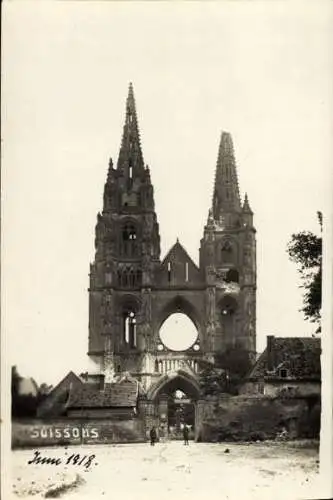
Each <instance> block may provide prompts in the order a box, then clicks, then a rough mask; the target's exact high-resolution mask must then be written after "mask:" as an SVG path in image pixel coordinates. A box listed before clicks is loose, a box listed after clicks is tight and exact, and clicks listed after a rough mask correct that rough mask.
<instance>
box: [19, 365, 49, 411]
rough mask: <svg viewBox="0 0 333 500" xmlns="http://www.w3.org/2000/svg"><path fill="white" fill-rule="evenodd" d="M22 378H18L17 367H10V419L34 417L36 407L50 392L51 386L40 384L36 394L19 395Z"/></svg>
mask: <svg viewBox="0 0 333 500" xmlns="http://www.w3.org/2000/svg"><path fill="white" fill-rule="evenodd" d="M22 380H23V377H21V376H20V374H19V372H18V370H17V367H16V366H12V381H11V393H12V417H13V418H22V417H23V418H24V417H35V416H36V411H37V407H38V405H39V404H40V403H41V401H43V399H45V397H46V395H47V393H48V392H49V391H50V389H51V386H48V385H47V384H42V385H41V386H40V387H39V388H38V392H37V394H20V385H21V382H22Z"/></svg>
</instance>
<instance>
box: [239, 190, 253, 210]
mask: <svg viewBox="0 0 333 500" xmlns="http://www.w3.org/2000/svg"><path fill="white" fill-rule="evenodd" d="M242 210H243V212H245V213H248V214H253V212H252V210H251V207H250V203H249V199H248V196H247V193H245V197H244V203H243V209H242Z"/></svg>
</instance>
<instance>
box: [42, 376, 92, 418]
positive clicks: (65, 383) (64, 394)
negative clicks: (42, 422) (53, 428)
mask: <svg viewBox="0 0 333 500" xmlns="http://www.w3.org/2000/svg"><path fill="white" fill-rule="evenodd" d="M83 385H84V382H83V381H82V380H81V378H80V377H78V376H77V375H75V373H74V372H72V371H70V372H69V373H68V374H67V375H66V376H65V377H64V378H63V379H62V380H61V381H60V382H59V384H58V385H56V386H55V387H54V388H53V389H52V391H51V392H50V393H49V394H48V395H47V397H46V398H45V399H44V400H43V401H42V403H41V404H40V405H39V407H38V410H37V416H38V417H47V416H51V415H52V416H56V415H61V414H62V413H63V411H64V410H65V407H66V403H67V400H68V398H69V395H70V393H71V392H73V391H74V392H75V391H76V390H77V389H78V388H79V387H83Z"/></svg>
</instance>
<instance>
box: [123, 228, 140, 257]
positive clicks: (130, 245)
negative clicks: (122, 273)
mask: <svg viewBox="0 0 333 500" xmlns="http://www.w3.org/2000/svg"><path fill="white" fill-rule="evenodd" d="M137 240H138V234H137V231H136V228H135V226H134V224H132V223H126V224H125V225H124V227H123V229H122V231H121V253H122V254H123V255H125V256H127V257H133V256H135V255H136V254H137V252H138V241H137Z"/></svg>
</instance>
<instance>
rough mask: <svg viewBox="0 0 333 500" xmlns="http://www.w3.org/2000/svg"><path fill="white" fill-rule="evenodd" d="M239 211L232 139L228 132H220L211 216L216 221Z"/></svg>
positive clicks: (239, 203)
mask: <svg viewBox="0 0 333 500" xmlns="http://www.w3.org/2000/svg"><path fill="white" fill-rule="evenodd" d="M240 209H241V202H240V196H239V189H238V179H237V171H236V161H235V155H234V147H233V143H232V138H231V135H230V134H229V133H228V132H222V134H221V140H220V147H219V152H218V158H217V165H216V173H215V186H214V195H213V216H214V219H215V220H217V219H219V218H220V217H221V215H223V214H225V213H230V212H239V211H240Z"/></svg>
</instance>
